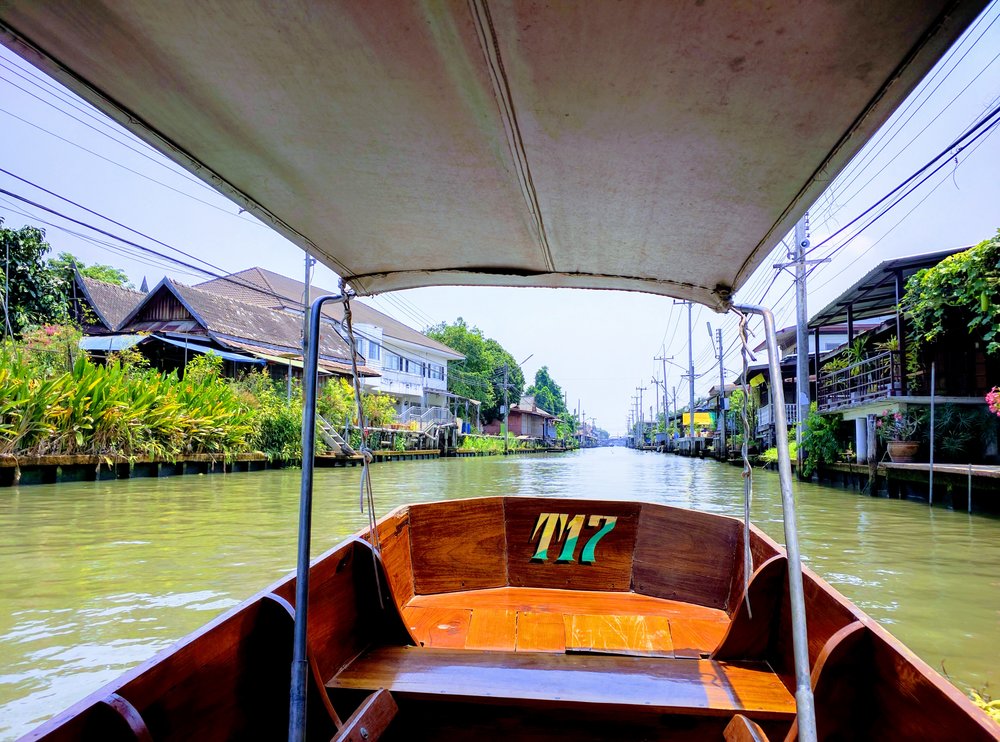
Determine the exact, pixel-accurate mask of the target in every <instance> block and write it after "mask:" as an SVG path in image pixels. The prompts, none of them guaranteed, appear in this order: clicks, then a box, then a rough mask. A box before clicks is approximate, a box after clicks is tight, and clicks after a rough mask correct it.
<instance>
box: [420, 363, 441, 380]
mask: <svg viewBox="0 0 1000 742" xmlns="http://www.w3.org/2000/svg"><path fill="white" fill-rule="evenodd" d="M425 375H426V376H427V378H428V379H438V380H439V381H444V366H440V365H438V364H437V363H428V364H427V373H426V374H425Z"/></svg>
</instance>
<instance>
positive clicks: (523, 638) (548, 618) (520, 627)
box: [515, 611, 566, 652]
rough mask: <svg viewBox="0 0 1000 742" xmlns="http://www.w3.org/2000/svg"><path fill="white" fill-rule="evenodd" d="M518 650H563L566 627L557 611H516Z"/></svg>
mask: <svg viewBox="0 0 1000 742" xmlns="http://www.w3.org/2000/svg"><path fill="white" fill-rule="evenodd" d="M515 648H516V649H517V651H518V652H565V651H566V627H565V625H564V623H563V617H562V615H561V614H558V613H532V612H531V611H518V614H517V641H516V642H515Z"/></svg>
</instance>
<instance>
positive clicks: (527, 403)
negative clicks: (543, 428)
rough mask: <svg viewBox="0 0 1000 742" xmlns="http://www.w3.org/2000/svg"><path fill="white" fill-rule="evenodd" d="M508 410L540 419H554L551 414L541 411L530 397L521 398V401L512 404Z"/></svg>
mask: <svg viewBox="0 0 1000 742" xmlns="http://www.w3.org/2000/svg"><path fill="white" fill-rule="evenodd" d="M510 409H511V412H513V411H514V410H517V411H518V412H523V413H525V414H529V415H538V416H540V417H545V418H549V417H555V415H553V414H552V413H550V412H547V411H546V410H543V409H542V408H541V407H539V406H538V403H537V402H535V398H534V397H533V396H531V395H527V396H524V397H521V401H520V402H517V403H515V404H512V405H511V406H510Z"/></svg>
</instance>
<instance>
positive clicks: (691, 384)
mask: <svg viewBox="0 0 1000 742" xmlns="http://www.w3.org/2000/svg"><path fill="white" fill-rule="evenodd" d="M674 304H687V308H688V390H689V392H690V396H691V407H690V412H689V417H688V435H689V436H690V437H691V438H694V344H693V343H692V342H691V302H689V301H675V302H674Z"/></svg>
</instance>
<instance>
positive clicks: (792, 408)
mask: <svg viewBox="0 0 1000 742" xmlns="http://www.w3.org/2000/svg"><path fill="white" fill-rule="evenodd" d="M785 421H786V422H787V423H788V424H789V425H795V424H796V423H798V421H799V406H798V405H796V404H786V405H785ZM773 424H774V405H769V404H768V405H764V406H763V407H761V408H760V409H759V410H757V430H767V429H768V428H769V427H770V426H771V425H773Z"/></svg>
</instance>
